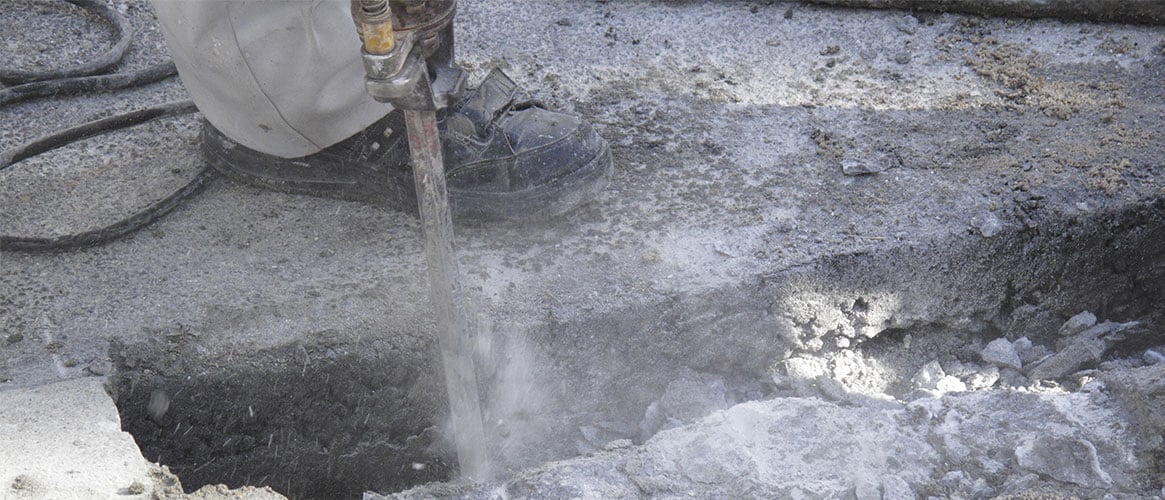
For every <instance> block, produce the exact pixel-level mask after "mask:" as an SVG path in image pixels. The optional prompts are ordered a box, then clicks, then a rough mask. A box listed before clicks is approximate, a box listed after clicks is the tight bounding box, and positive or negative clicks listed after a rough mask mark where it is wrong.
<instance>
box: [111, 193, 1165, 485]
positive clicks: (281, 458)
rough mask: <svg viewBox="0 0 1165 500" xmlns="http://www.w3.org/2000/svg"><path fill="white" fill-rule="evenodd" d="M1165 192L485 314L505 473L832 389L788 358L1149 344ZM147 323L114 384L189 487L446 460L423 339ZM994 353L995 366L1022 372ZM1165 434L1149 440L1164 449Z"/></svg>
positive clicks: (894, 357)
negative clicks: (226, 353) (1077, 330)
mask: <svg viewBox="0 0 1165 500" xmlns="http://www.w3.org/2000/svg"><path fill="white" fill-rule="evenodd" d="M1163 209H1165V204H1163V203H1162V202H1161V201H1156V202H1151V203H1145V204H1142V205H1139V206H1137V207H1136V208H1132V209H1129V210H1126V211H1122V212H1117V213H1093V214H1091V215H1090V216H1087V217H1084V216H1079V215H1075V216H1059V217H1054V218H1049V219H1048V220H1043V221H1041V222H1040V224H1039V225H1038V227H1036V228H1024V229H1021V230H1016V231H1012V232H1004V233H1001V234H998V235H996V236H994V237H992V238H984V237H982V236H980V235H979V234H977V233H975V234H972V233H968V234H967V235H963V236H959V237H955V238H952V239H951V241H937V242H929V243H920V244H906V243H904V244H901V245H897V246H893V247H890V248H886V249H885V250H882V251H880V252H877V253H869V254H858V255H841V256H834V257H831V258H827V259H824V260H821V261H819V262H816V263H814V264H812V265H809V266H801V267H798V268H794V269H789V270H785V271H781V272H776V273H772V274H766V275H761V276H756V277H754V278H753V279H750V280H747V281H746V282H745V283H743V284H740V285H738V286H735V287H731V288H726V289H719V290H715V291H710V292H706V293H698V294H691V295H687V296H660V297H653V298H649V299H645V300H644V301H643V302H642V303H639V304H634V305H631V306H629V307H627V308H626V309H625V310H623V311H619V312H618V313H617V314H616V313H604V314H594V315H591V316H585V317H581V318H580V317H569V318H568V317H562V318H554V317H552V318H549V319H548V320H547V321H544V322H539V323H537V324H536V325H537V326H533V327H528V328H526V329H524V330H523V329H508V328H498V327H495V328H494V330H495V331H494V333H493V334H494V349H493V350H492V351H491V352H493V353H494V354H493V358H492V359H483V360H482V365H483V366H485V369H483V376H482V384H483V386H485V387H484V391H483V392H484V399H485V404H484V411H485V412H486V414H487V422H488V427H489V431H490V432H491V433H492V434H493V435H494V439H495V443H494V444H493V445H492V446H491V448H492V452H493V453H494V454H495V455H496V456H497V457H498V460H499V463H500V464H501V467H502V468H505V469H510V470H513V469H516V468H519V467H528V466H532V465H536V464H539V463H542V462H545V461H549V460H555V459H561V458H566V457H571V456H577V455H581V454H585V453H589V452H593V451H596V450H601V449H603V448H604V446H606V445H608V444H609V443H611V442H613V441H617V440H621V439H630V440H631V441H633V442H636V443H640V442H643V441H644V440H645V439H647V438H648V437H650V436H652V435H653V434H654V433H656V432H657V431H659V430H661V429H665V428H669V427H674V426H677V425H680V424H682V423H684V422H690V421H692V420H694V419H696V418H699V417H701V416H703V415H706V414H709V413H711V412H713V411H716V410H719V409H724V408H727V407H729V406H731V405H733V404H736V403H739V402H743V401H748V400H758V399H767V398H773V397H782V396H806V395H814V394H816V395H820V394H822V393H824V394H825V395H827V396H828V395H829V393H830V388H829V387H826V386H823V385H822V383H821V381H820V380H804V379H802V380H797V379H796V377H792V375H793V373H792V371H795V370H791V369H790V368H789V367H790V366H792V365H791V364H790V361H789V360H792V359H801V360H825V361H824V362H827V363H828V362H834V364H835V365H836V360H838V359H842V358H846V357H849V358H860V359H863V360H867V362H865V364H864V365H863V366H865V367H866V369H865V372H864V373H863V374H861V376H860V377H856V378H854V379H853V380H851V381H849V383H850V384H851V387H850V388H851V389H852V388H853V387H858V386H863V385H864V386H865V387H866V388H867V389H869V392H871V393H882V394H887V395H890V396H895V397H904V396H906V395H907V394H908V393H910V392H911V391H912V390H914V389H915V388H914V387H912V385H911V378H912V376H914V375H915V374H916V373H918V372H919V371H920V370H921V369H923V368H924V367H925V366H926V365H927V363H930V362H932V361H938V362H940V363H941V364H942V366H944V367H950V366H955V365H957V366H981V365H984V361H983V359H981V356H982V352H983V349H984V346H985V345H986V344H988V343H989V342H990V341H991V340H993V339H997V338H1001V337H1002V338H1007V339H1009V340H1010V341H1016V340H1018V339H1020V338H1022V337H1026V338H1027V339H1028V340H1030V342H1031V343H1032V344H1033V345H1036V346H1048V347H1049V349H1052V350H1054V347H1053V346H1055V345H1056V341H1057V336H1058V333H1057V330H1058V329H1059V328H1060V326H1061V325H1062V324H1063V323H1064V321H1065V320H1067V319H1068V318H1070V317H1072V316H1073V315H1075V314H1077V313H1079V312H1081V311H1085V310H1087V311H1092V312H1093V313H1095V315H1096V317H1098V318H1101V319H1102V320H1105V319H1107V320H1112V321H1119V322H1129V321H1139V322H1141V323H1140V324H1141V325H1143V326H1146V327H1147V328H1142V329H1141V331H1142V332H1143V333H1142V334H1141V335H1139V336H1135V337H1132V338H1130V339H1129V340H1127V341H1125V342H1123V343H1120V344H1117V345H1115V346H1113V348H1112V349H1110V350H1109V351H1107V352H1106V354H1105V356H1104V358H1103V359H1100V360H1097V362H1095V363H1092V364H1089V365H1086V366H1083V367H1082V368H1095V367H1096V366H1097V365H1098V364H1099V365H1103V364H1104V363H1105V362H1109V363H1118V364H1119V363H1121V362H1123V361H1114V360H1120V359H1132V360H1133V361H1128V362H1130V363H1141V361H1137V360H1140V359H1141V356H1142V354H1143V353H1144V352H1145V350H1146V349H1147V348H1151V347H1154V346H1159V345H1161V344H1165V339H1163V338H1161V336H1160V328H1159V326H1158V325H1161V324H1162V320H1165V317H1163V316H1165V310H1162V308H1161V307H1160V306H1159V301H1160V298H1161V297H1163V296H1165V245H1162V242H1165V224H1163V221H1162V216H1163V214H1165V210H1163ZM500 330H509V331H508V332H505V333H501V332H500ZM157 337H158V338H159V340H156V341H153V342H150V343H146V344H136V345H121V344H117V345H114V346H113V347H112V349H111V352H112V358H113V359H114V360H115V364H116V366H117V374H116V377H115V378H114V380H115V382H114V385H115V387H114V388H113V389H114V391H113V392H114V393H115V399H116V401H117V405H118V407H119V409H120V411H121V415H122V419H123V427H124V428H125V430H127V431H128V432H130V433H131V434H133V435H134V437H135V438H136V439H137V442H138V444H139V445H140V446H141V448H142V450H143V453H144V454H145V456H146V458H148V459H149V460H155V461H158V462H160V463H162V464H165V465H168V466H169V467H170V469H171V470H172V471H173V472H174V473H175V474H177V475H178V476H179V477H180V478H181V480H182V482H183V484H184V486H185V487H186V488H187V489H188V490H193V489H196V488H198V487H200V486H202V485H204V484H214V483H225V484H227V485H229V486H232V487H236V486H241V485H259V486H264V485H265V486H271V487H272V488H274V489H275V490H277V491H279V492H281V493H283V494H285V495H288V496H289V497H291V498H344V497H347V498H350V497H355V496H358V495H359V494H360V493H361V492H363V491H366V490H372V491H378V492H391V491H399V490H401V489H404V488H407V487H410V486H413V485H417V484H420V483H424V482H430V481H441V480H446V479H449V478H451V477H452V476H453V475H454V473H455V470H454V465H453V464H455V463H456V460H455V459H454V458H453V457H452V452H451V447H450V446H449V443H448V442H447V441H446V440H445V439H443V438H442V436H443V435H445V431H446V429H444V428H443V422H445V421H446V418H445V417H444V415H445V411H446V408H445V402H444V395H443V385H442V383H441V382H440V379H439V378H438V374H437V373H436V372H435V368H433V367H434V366H435V365H436V363H434V360H435V359H436V355H435V352H434V349H433V346H432V344H431V341H422V342H421V344H422V345H421V346H420V347H421V348H420V349H418V350H409V349H401V348H400V346H398V345H394V344H393V343H392V342H390V341H389V340H385V339H370V338H360V337H356V338H350V337H348V336H346V335H345V333H344V332H323V333H319V334H314V335H313V336H311V337H310V338H305V339H304V340H303V341H302V342H301V343H298V344H295V345H288V346H283V347H280V348H275V349H269V350H266V351H263V352H261V353H259V354H257V355H249V356H247V358H246V359H239V358H235V359H224V358H223V357H221V356H215V357H211V356H210V355H207V354H204V353H202V351H201V350H200V349H199V348H198V345H197V339H196V338H194V336H193V335H191V334H188V333H187V332H183V331H174V332H165V333H164V334H161V335H158V336H157ZM416 352H423V353H428V354H427V355H416V354H412V353H416ZM1004 372H1005V373H1004V374H1003V375H1002V376H1000V377H999V381H998V382H994V381H992V382H991V384H993V385H996V386H1000V385H1003V386H1006V385H1008V384H1016V385H1018V384H1023V383H1030V381H1024V380H1022V378H1023V373H1020V372H1019V371H1014V372H1013V373H1010V374H1009V373H1007V372H1006V370H1005V371H1004ZM1059 382H1060V383H1062V384H1064V385H1065V386H1068V387H1069V388H1070V386H1071V385H1072V383H1073V382H1072V381H1071V380H1060V381H1059ZM807 391H808V392H807ZM814 391H817V392H814ZM1159 448H1160V447H1157V448H1156V449H1148V450H1142V452H1143V457H1142V458H1143V459H1144V460H1147V461H1150V462H1152V461H1156V460H1157V458H1158V456H1159V455H1160V454H1161V450H1160V449H1159ZM1153 467H1154V466H1151V465H1150V466H1149V470H1153ZM1158 480H1159V479H1158ZM1147 481H1148V482H1150V483H1151V482H1152V481H1154V480H1153V479H1148V480H1147ZM1160 486H1161V485H1160V484H1156V485H1155V487H1156V488H1160Z"/></svg>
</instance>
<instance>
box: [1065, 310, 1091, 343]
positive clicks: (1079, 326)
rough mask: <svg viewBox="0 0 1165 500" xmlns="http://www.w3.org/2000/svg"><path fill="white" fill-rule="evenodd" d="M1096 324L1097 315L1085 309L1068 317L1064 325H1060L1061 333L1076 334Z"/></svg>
mask: <svg viewBox="0 0 1165 500" xmlns="http://www.w3.org/2000/svg"><path fill="white" fill-rule="evenodd" d="M1095 324H1096V315H1095V314H1092V313H1091V312H1088V311H1084V312H1082V313H1080V314H1077V315H1075V316H1072V317H1071V318H1068V321H1065V322H1064V324H1063V325H1061V326H1060V335H1063V336H1065V337H1067V336H1070V335H1076V334H1077V333H1080V332H1082V331H1084V329H1086V328H1088V327H1090V326H1092V325H1095Z"/></svg>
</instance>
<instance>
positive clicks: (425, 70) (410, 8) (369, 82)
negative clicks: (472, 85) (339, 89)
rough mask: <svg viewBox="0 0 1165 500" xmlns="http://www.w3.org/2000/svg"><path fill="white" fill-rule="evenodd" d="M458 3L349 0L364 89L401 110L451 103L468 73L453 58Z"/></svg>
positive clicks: (445, 1)
mask: <svg viewBox="0 0 1165 500" xmlns="http://www.w3.org/2000/svg"><path fill="white" fill-rule="evenodd" d="M456 7H457V0H352V19H353V20H354V21H355V22H356V31H357V32H358V33H359V34H360V39H361V41H362V42H363V43H364V48H363V55H364V71H365V73H366V74H367V76H366V78H365V86H366V87H367V90H368V94H369V95H371V96H372V97H373V98H374V99H376V100H377V101H380V102H385V103H389V104H392V105H393V107H395V108H397V109H403V110H436V109H440V108H444V107H447V106H449V105H450V104H451V101H452V100H453V99H455V98H456V97H457V96H458V95H460V93H461V90H462V89H463V88H464V86H465V78H466V75H465V72H464V71H462V70H461V69H460V68H457V67H456V66H455V65H454V64H453V13H454V11H455V10H456Z"/></svg>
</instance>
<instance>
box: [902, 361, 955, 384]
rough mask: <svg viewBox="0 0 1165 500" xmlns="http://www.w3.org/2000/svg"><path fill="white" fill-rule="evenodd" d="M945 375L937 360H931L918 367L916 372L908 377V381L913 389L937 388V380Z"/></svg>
mask: <svg viewBox="0 0 1165 500" xmlns="http://www.w3.org/2000/svg"><path fill="white" fill-rule="evenodd" d="M946 375H947V374H946V372H944V371H943V366H942V365H940V364H939V362H938V361H931V362H930V363H927V364H925V365H922V368H919V369H918V372H916V373H915V374H914V376H913V377H911V378H910V383H911V385H913V386H914V388H915V389H930V390H935V389H937V388H938V381H939V380H941V379H942V378H943V377H945V376H946Z"/></svg>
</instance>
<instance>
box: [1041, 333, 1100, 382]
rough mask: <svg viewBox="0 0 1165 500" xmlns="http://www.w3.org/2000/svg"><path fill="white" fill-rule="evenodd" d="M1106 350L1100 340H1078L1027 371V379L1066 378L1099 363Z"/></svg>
mask: <svg viewBox="0 0 1165 500" xmlns="http://www.w3.org/2000/svg"><path fill="white" fill-rule="evenodd" d="M1106 349H1107V346H1106V345H1105V342H1104V341H1103V340H1101V339H1098V338H1080V339H1078V340H1077V341H1076V342H1073V343H1071V344H1069V345H1068V346H1067V347H1065V348H1064V349H1063V350H1061V351H1060V352H1057V353H1056V354H1053V355H1052V356H1051V357H1050V358H1048V359H1045V360H1044V361H1043V362H1041V363H1040V364H1038V365H1035V367H1033V368H1032V369H1030V370H1028V374H1027V375H1028V378H1030V379H1032V380H1052V379H1058V378H1061V377H1066V376H1068V375H1071V374H1072V373H1073V372H1076V371H1078V370H1079V369H1080V368H1082V367H1083V366H1085V365H1087V364H1090V363H1095V362H1097V361H1099V360H1100V357H1101V356H1102V355H1104V351H1105V350H1106Z"/></svg>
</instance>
